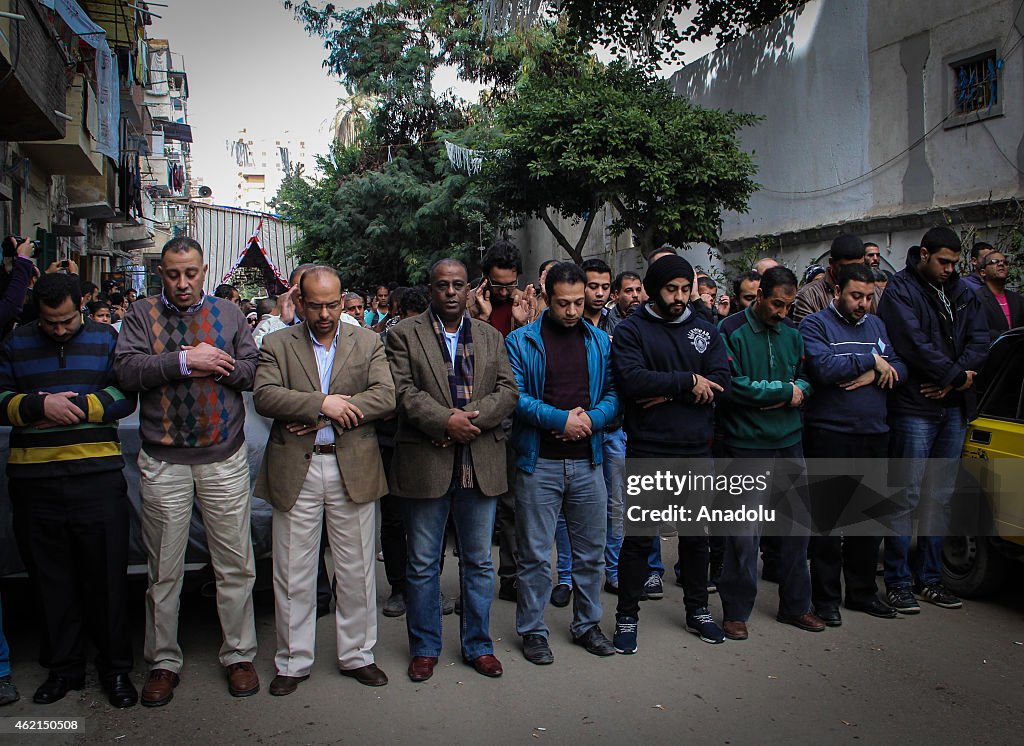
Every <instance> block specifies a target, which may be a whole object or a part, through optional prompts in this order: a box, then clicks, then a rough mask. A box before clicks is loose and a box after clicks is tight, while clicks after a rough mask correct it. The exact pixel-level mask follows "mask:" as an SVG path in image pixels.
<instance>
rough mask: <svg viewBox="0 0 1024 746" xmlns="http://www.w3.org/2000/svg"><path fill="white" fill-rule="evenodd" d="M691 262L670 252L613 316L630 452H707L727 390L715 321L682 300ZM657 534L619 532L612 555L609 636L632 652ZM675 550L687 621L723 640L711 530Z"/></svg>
mask: <svg viewBox="0 0 1024 746" xmlns="http://www.w3.org/2000/svg"><path fill="white" fill-rule="evenodd" d="M693 277H694V272H693V267H692V266H690V263H689V262H688V261H686V260H685V259H683V258H682V257H679V256H675V255H668V256H665V257H663V258H661V259H659V260H658V261H657V262H654V263H653V264H651V266H650V267H649V268H648V270H647V276H646V277H645V278H644V289H645V290H646V291H647V295H648V296H649V297H650V299H651V300H650V302H649V303H647V304H646V305H644V306H643V307H641V308H640V310H638V311H637V312H635V313H633V314H632V315H630V316H629V318H627V319H626V320H625V321H623V322H622V323H621V324H619V325H618V327H617V328H616V330H615V336H614V338H613V340H612V352H613V354H612V367H613V369H614V371H615V383H616V386H617V387H618V391H619V396H620V398H621V400H622V402H623V407H624V411H625V430H626V436H627V439H626V456H627V457H629V458H655V459H664V458H700V459H708V458H710V457H711V441H712V439H713V437H714V402H715V401H716V400H717V398H718V397H719V396H721V395H722V394H723V393H725V392H727V391H728V390H729V362H728V359H727V357H726V350H725V346H724V344H723V343H722V339H721V337H720V335H719V334H718V331H717V330H716V329H715V328H714V327H713V326H712V325H711V324H709V323H707V322H706V321H705V320H704V319H702V318H701V317H700V316H699V315H698V314H696V313H694V311H693V308H692V306H691V305H690V303H689V299H690V291H691V289H692V286H693ZM657 541H658V538H657V537H656V536H655V537H651V536H626V537H625V539H624V540H623V543H622V551H621V554H620V555H619V602H618V607H617V609H616V616H615V621H616V623H615V636H614V640H613V642H614V643H615V648H616V650H617V651H618V652H620V653H624V654H629V653H635V652H636V648H637V644H636V640H637V620H638V617H639V611H640V599H641V596H642V595H643V593H644V584H645V581H646V580H647V578H648V574H649V572H648V557H649V555H650V553H651V549H652V547H653V546H654V545H655V542H657ZM679 560H680V566H681V580H682V585H683V603H684V605H685V607H686V628H687V630H689V631H690V632H693V633H694V634H696V635H697V636H699V637H700V639H701V640H703V641H704V642H708V643H720V642H723V641H724V639H725V637H724V635H723V634H722V630H721V628H719V626H718V625H717V624H715V622H714V620H713V619H712V618H711V614H710V613H709V612H708V608H707V607H708V590H707V578H708V539H707V537H706V536H681V537H680V538H679Z"/></svg>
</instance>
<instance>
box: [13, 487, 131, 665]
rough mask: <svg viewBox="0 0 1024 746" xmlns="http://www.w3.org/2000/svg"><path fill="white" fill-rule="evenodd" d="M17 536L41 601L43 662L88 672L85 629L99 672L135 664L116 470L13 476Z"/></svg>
mask: <svg viewBox="0 0 1024 746" xmlns="http://www.w3.org/2000/svg"><path fill="white" fill-rule="evenodd" d="M8 489H9V492H10V495H11V500H12V503H13V506H14V523H15V531H16V532H17V533H18V535H19V543H21V544H22V545H25V546H28V547H30V550H31V555H32V563H31V565H30V572H31V574H32V580H33V583H34V584H35V585H36V587H37V589H38V592H39V596H40V599H41V603H42V611H43V625H44V628H45V629H44V631H45V638H46V639H47V640H48V643H49V650H48V652H47V653H46V654H45V657H46V658H47V660H46V665H47V667H48V668H49V669H50V670H51V671H52V672H53V673H56V674H60V675H62V676H67V677H70V678H78V677H81V676H84V675H85V665H86V657H85V635H86V634H88V635H89V636H90V637H91V638H92V641H93V644H94V645H95V646H96V650H97V655H96V668H97V671H98V672H99V675H100V676H101V677H104V676H110V675H113V674H119V673H130V672H131V670H132V664H133V660H132V642H131V637H130V636H129V634H128V625H127V616H126V611H125V596H126V585H127V581H128V575H127V568H128V489H127V485H126V483H125V480H124V475H123V474H122V472H120V471H108V472H100V473H97V474H87V475H80V476H75V477H53V478H46V479H11V480H10V483H9V486H8Z"/></svg>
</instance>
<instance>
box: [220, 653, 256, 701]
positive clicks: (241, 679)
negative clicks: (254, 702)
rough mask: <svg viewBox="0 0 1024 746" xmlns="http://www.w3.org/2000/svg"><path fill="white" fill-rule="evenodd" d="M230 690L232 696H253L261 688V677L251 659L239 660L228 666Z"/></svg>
mask: <svg viewBox="0 0 1024 746" xmlns="http://www.w3.org/2000/svg"><path fill="white" fill-rule="evenodd" d="M226 670H227V672H228V692H230V693H231V696H232V697H251V696H252V695H254V694H255V693H256V692H258V691H259V690H260V677H259V676H258V675H257V674H256V668H255V667H254V666H253V665H252V663H251V662H249V661H239V662H238V663H232V664H231V665H230V666H228V667H227V669H226Z"/></svg>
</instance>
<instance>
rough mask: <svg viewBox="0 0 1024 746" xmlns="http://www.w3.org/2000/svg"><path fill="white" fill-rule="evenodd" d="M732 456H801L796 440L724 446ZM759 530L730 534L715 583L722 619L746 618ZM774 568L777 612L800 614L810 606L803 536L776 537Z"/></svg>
mask: <svg viewBox="0 0 1024 746" xmlns="http://www.w3.org/2000/svg"><path fill="white" fill-rule="evenodd" d="M726 450H727V451H728V453H727V455H728V456H730V457H732V458H749V459H769V458H780V459H801V458H803V449H802V447H801V445H800V444H799V443H797V444H796V445H795V446H790V447H788V448H777V449H768V450H762V449H749V448H733V447H731V446H726ZM759 540H760V531H757V532H755V534H754V535H753V536H730V537H729V538H728V539H727V544H726V550H725V567H724V568H723V569H722V578H721V580H720V581H719V583H718V594H719V597H720V598H721V599H722V613H723V618H724V619H725V620H726V621H732V622H746V621H747V620H748V619H750V613H751V612H752V611H753V609H754V600H755V599H756V598H757V553H758V545H759V543H760V541H759ZM777 542H778V555H777V565H776V567H777V570H778V578H779V612H780V613H782V614H785V615H787V616H801V615H802V614H806V613H807V612H808V611H810V610H811V578H810V573H809V572H808V569H807V537H806V536H780V537H777Z"/></svg>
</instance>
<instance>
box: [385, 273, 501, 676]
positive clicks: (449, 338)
mask: <svg viewBox="0 0 1024 746" xmlns="http://www.w3.org/2000/svg"><path fill="white" fill-rule="evenodd" d="M429 278H430V279H429V285H430V308H429V309H428V310H427V312H426V313H422V314H420V315H418V316H414V317H412V318H409V319H405V320H404V321H401V322H399V323H398V324H397V325H396V326H394V327H393V328H392V329H391V331H390V332H388V349H387V354H388V360H389V361H390V363H391V372H392V375H393V376H394V379H395V391H396V396H397V400H398V430H397V432H396V434H395V454H394V458H393V460H392V462H391V480H390V484H391V494H392V495H395V496H396V497H399V498H401V499H402V505H403V511H404V513H403V518H404V521H405V528H406V532H407V542H408V564H407V571H406V603H407V607H408V611H407V613H406V625H407V627H408V631H409V652H410V653H411V658H412V660H411V661H410V662H409V671H408V673H409V678H410V679H412V680H413V681H426V680H427V679H429V678H430V677H431V676H432V675H433V673H434V666H435V665H436V664H437V657H438V656H439V655H440V653H441V585H440V584H441V577H440V576H441V573H440V568H441V547H442V542H443V539H444V531H445V525H446V524H447V522H448V516H449V515H451V516H452V518H453V520H454V523H455V538H456V541H457V543H458V548H459V569H460V573H459V577H460V583H461V590H462V619H461V622H462V623H461V625H460V636H461V641H462V657H463V660H465V661H466V662H467V663H468V664H469V665H471V666H472V667H473V668H474V669H475V670H476V671H477V672H478V673H480V674H482V675H484V676H490V677H497V676H501V674H502V666H501V663H500V662H499V661H498V659H497V658H496V657H495V656H494V643H493V642H492V640H491V636H490V630H489V627H490V610H491V598H492V596H493V593H494V571H493V565H492V562H491V537H492V535H493V533H494V515H495V507H496V506H497V503H498V496H499V495H501V494H503V493H504V492H506V490H507V485H508V480H507V473H506V461H505V442H504V441H505V433H504V431H503V430H502V428H501V421H502V420H503V419H504V418H506V417H508V416H509V415H510V414H511V413H512V410H513V409H514V408H515V405H516V400H517V399H518V393H517V391H516V384H515V379H513V377H512V371H511V369H510V368H509V364H508V355H507V354H506V352H505V344H504V341H503V339H502V336H501V334H500V333H499V332H498V331H496V330H495V329H494V328H492V327H491V326H490V325H488V324H486V323H484V322H482V321H476V320H474V319H471V318H470V317H469V315H468V314H467V313H466V296H467V294H468V293H469V282H468V280H467V277H466V267H465V265H463V264H462V262H459V261H456V260H454V259H442V260H440V261H438V262H437V263H435V264H434V266H433V267H431V268H430V275H429Z"/></svg>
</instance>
